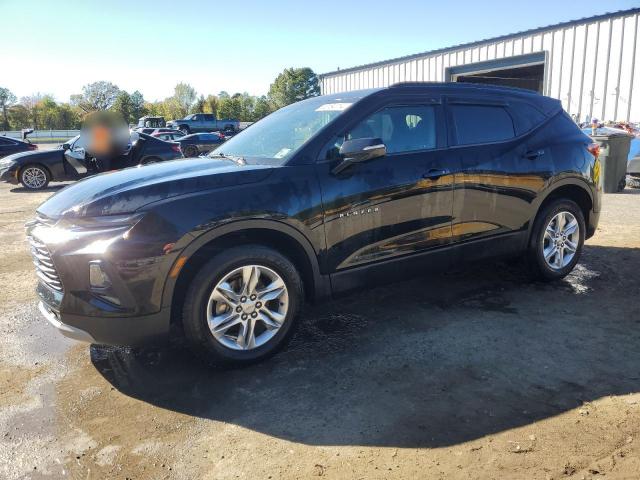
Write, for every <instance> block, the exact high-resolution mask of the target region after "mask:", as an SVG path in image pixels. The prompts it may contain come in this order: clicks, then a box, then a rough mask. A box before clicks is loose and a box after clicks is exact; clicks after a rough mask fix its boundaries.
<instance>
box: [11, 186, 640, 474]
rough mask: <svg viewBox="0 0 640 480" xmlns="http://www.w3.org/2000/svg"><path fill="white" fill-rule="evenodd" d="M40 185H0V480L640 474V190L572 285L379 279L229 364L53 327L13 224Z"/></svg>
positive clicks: (619, 203) (615, 205)
mask: <svg viewBox="0 0 640 480" xmlns="http://www.w3.org/2000/svg"><path fill="white" fill-rule="evenodd" d="M11 188H13V187H11ZM52 191H53V190H52ZM48 195H50V192H49V193H42V194H33V193H27V192H23V191H21V190H20V189H14V190H13V191H10V188H9V186H7V185H4V184H3V185H1V186H0V240H1V241H2V245H4V248H3V253H2V257H1V258H2V260H1V262H0V478H3V479H4V478H9V479H13V478H60V477H63V476H66V477H69V478H83V479H87V478H88V479H91V478H121V479H125V478H133V479H141V478H149V479H151V478H153V479H158V478H185V479H186V478H207V479H209V478H211V479H214V478H215V479H224V478H247V479H256V478H265V479H269V478H273V479H278V478H309V477H312V476H321V477H322V476H324V477H327V478H334V479H335V478H366V479H372V478H447V479H449V478H464V479H467V478H495V479H504V478H509V479H520V478H522V479H538V478H540V479H549V478H553V479H561V478H572V479H574V478H575V479H582V478H600V477H601V476H603V475H606V478H627V479H637V478H640V473H639V472H640V302H639V299H640V272H639V268H640V191H632V190H626V191H625V192H624V193H621V194H616V195H608V196H607V197H606V199H605V210H604V212H603V214H602V219H601V227H600V229H599V231H598V233H597V234H596V236H595V237H594V238H593V239H591V240H589V241H588V242H587V245H586V247H585V252H584V256H583V260H582V262H581V265H579V268H578V269H577V270H576V271H575V272H574V274H572V275H571V276H570V277H569V278H567V279H566V281H563V282H560V283H556V284H551V285H547V284H540V283H531V282H530V281H528V280H527V278H526V276H525V274H524V272H523V271H522V270H521V269H520V267H518V266H511V265H506V264H491V265H481V266H476V267H473V268H471V269H468V270H465V271H461V272H455V273H449V274H443V275H437V276H432V277H430V278H428V279H426V278H425V279H418V280H414V281H411V282H406V283H402V284H397V285H394V286H392V287H389V288H380V289H377V290H374V291H369V292H367V293H364V294H359V295H356V296H352V297H349V298H345V299H342V300H339V301H334V302H331V303H327V304H323V305H317V306H314V307H310V308H308V309H307V311H306V313H305V315H304V321H303V324H302V326H301V328H300V329H299V331H298V334H297V335H296V337H295V338H294V340H293V341H292V344H291V345H290V347H289V348H288V349H287V350H286V351H284V352H282V353H280V354H279V355H277V356H276V357H275V358H274V359H272V360H270V361H268V362H266V363H264V364H261V365H256V366H254V367H251V368H247V369H242V370H232V371H219V370H207V369H205V368H204V367H203V366H202V365H201V364H199V363H198V362H197V361H196V360H194V359H193V358H192V357H191V356H190V355H189V354H188V353H187V352H186V351H184V350H183V349H181V348H180V347H179V346H176V347H172V348H170V349H168V350H164V351H161V350H150V351H143V352H131V351H128V350H126V349H108V348H103V347H95V346H93V347H89V346H87V345H82V344H76V343H73V342H71V341H68V340H66V339H64V338H62V337H60V336H59V335H58V334H57V333H56V332H55V331H54V330H53V328H51V327H49V325H47V324H46V322H45V321H44V320H43V319H41V318H40V316H39V314H38V313H37V311H36V302H35V297H34V293H33V288H34V285H35V275H34V274H33V272H32V268H31V262H30V259H29V256H28V253H27V246H26V242H25V239H24V233H23V228H22V225H23V223H24V221H25V220H26V219H27V218H28V217H30V216H31V215H32V214H33V211H34V208H35V207H36V206H37V205H38V204H39V203H40V202H41V201H42V200H44V199H45V198H46V197H47V196H48Z"/></svg>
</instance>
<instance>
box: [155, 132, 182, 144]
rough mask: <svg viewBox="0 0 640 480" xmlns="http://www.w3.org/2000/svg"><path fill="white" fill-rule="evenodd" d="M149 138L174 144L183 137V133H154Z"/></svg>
mask: <svg viewBox="0 0 640 480" xmlns="http://www.w3.org/2000/svg"><path fill="white" fill-rule="evenodd" d="M151 136H152V137H154V138H159V139H160V140H164V141H165V142H176V141H178V140H179V139H181V138H183V137H184V133H182V132H180V131H171V132H154V133H152V134H151Z"/></svg>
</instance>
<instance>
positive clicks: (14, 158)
mask: <svg viewBox="0 0 640 480" xmlns="http://www.w3.org/2000/svg"><path fill="white" fill-rule="evenodd" d="M61 153H62V150H41V151H33V150H27V151H26V152H20V153H14V154H13V155H7V156H6V157H4V158H3V159H2V160H0V162H2V163H7V164H8V163H12V162H19V163H24V162H25V161H38V160H44V159H45V158H53V157H56V156H60V154H61Z"/></svg>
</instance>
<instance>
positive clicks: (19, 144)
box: [0, 137, 38, 158]
mask: <svg viewBox="0 0 640 480" xmlns="http://www.w3.org/2000/svg"><path fill="white" fill-rule="evenodd" d="M37 149H38V146H37V145H34V144H33V143H30V142H23V141H22V140H18V139H16V138H9V137H0V158H2V157H6V156H7V155H13V154H14V153H20V152H29V151H32V150H37Z"/></svg>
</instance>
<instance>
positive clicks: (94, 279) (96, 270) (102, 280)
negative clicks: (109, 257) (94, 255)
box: [89, 260, 111, 288]
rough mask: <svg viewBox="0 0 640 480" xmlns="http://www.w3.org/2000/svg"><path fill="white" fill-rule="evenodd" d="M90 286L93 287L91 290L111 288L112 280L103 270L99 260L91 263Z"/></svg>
mask: <svg viewBox="0 0 640 480" xmlns="http://www.w3.org/2000/svg"><path fill="white" fill-rule="evenodd" d="M89 285H91V288H108V287H110V286H111V280H109V276H108V275H107V274H106V273H105V271H104V270H103V269H102V265H101V262H100V261H99V260H95V261H93V262H89Z"/></svg>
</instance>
